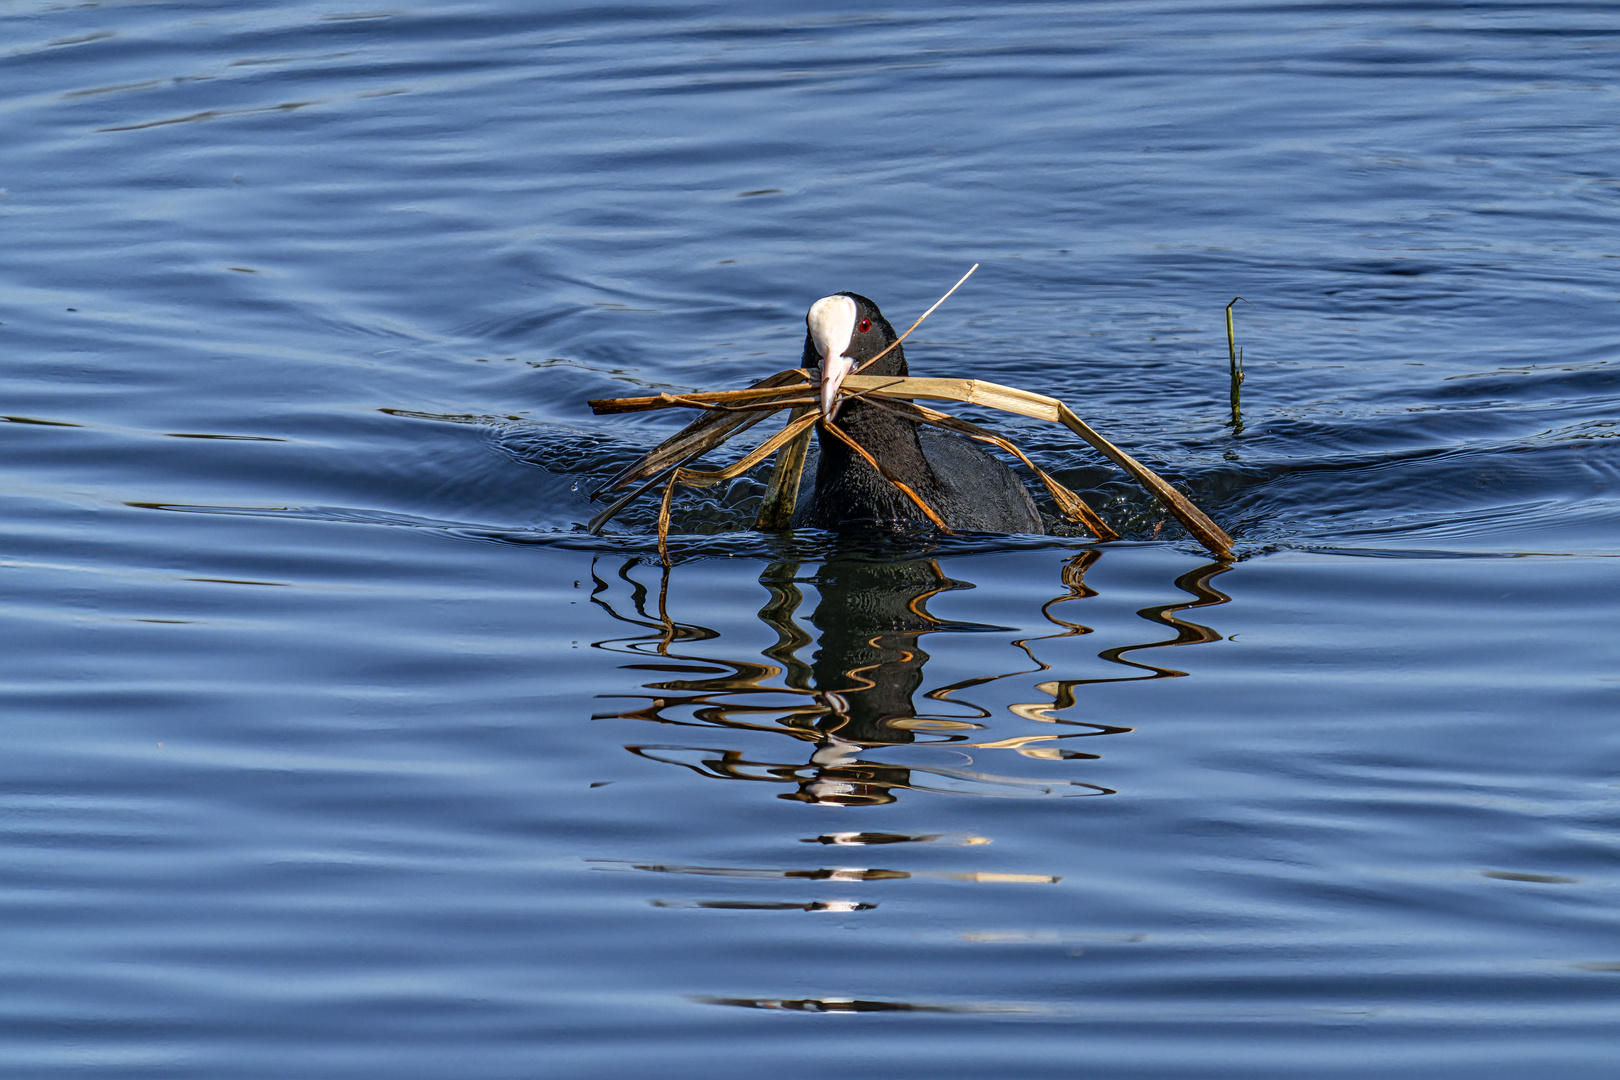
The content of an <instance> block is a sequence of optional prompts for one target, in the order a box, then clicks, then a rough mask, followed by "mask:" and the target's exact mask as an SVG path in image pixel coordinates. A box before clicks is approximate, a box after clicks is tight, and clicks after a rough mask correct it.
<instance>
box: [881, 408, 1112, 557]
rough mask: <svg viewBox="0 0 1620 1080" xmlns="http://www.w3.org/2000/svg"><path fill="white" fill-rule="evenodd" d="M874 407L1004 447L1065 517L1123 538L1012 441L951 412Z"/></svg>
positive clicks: (1104, 536)
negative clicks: (1040, 486)
mask: <svg viewBox="0 0 1620 1080" xmlns="http://www.w3.org/2000/svg"><path fill="white" fill-rule="evenodd" d="M872 404H874V405H876V406H877V407H878V408H880V409H887V410H889V411H891V412H895V413H899V414H900V415H902V416H905V417H906V418H907V419H911V420H916V421H918V422H920V423H925V424H931V425H933V426H935V427H941V428H945V429H946V430H947V431H955V432H958V433H960V434H962V435H966V436H967V437H968V438H970V439H977V440H979V441H980V442H986V443H989V444H991V445H992V446H998V447H1000V448H1001V449H1003V450H1005V451H1007V453H1009V454H1011V455H1013V456H1014V457H1016V458H1017V459H1018V460H1019V461H1022V462H1023V463H1024V464H1025V465H1027V466H1028V467H1029V469H1030V471H1031V472H1033V473H1034V474H1035V476H1036V478H1037V479H1039V480H1040V482H1041V485H1042V486H1043V487H1045V488H1046V492H1047V494H1048V495H1050V496H1052V501H1053V502H1054V503H1056V504H1057V508H1058V511H1059V512H1060V513H1061V514H1062V515H1063V516H1064V517H1066V518H1068V519H1069V520H1070V521H1071V522H1074V523H1075V524H1078V525H1084V526H1085V527H1086V528H1087V529H1088V530H1089V531H1090V532H1091V535H1093V536H1095V537H1096V538H1097V539H1098V540H1103V541H1107V540H1118V539H1119V533H1117V532H1115V531H1114V530H1113V529H1111V528H1109V527H1108V524H1107V523H1106V522H1104V521H1103V519H1102V518H1101V517H1099V516H1098V514H1097V512H1096V511H1095V510H1093V509H1092V508H1091V505H1090V504H1089V503H1087V502H1086V500H1084V499H1082V498H1081V497H1080V496H1078V495H1076V494H1075V493H1074V492H1072V491H1070V490H1069V489H1068V488H1067V487H1065V486H1063V484H1062V483H1060V482H1059V481H1058V480H1057V478H1056V477H1054V476H1052V475H1051V474H1049V473H1048V472H1047V471H1046V470H1045V469H1042V468H1041V467H1040V466H1039V465H1037V464H1035V463H1034V462H1033V461H1031V460H1029V455H1027V454H1025V453H1024V452H1023V451H1022V450H1020V449H1019V448H1018V446H1017V445H1016V444H1014V443H1013V441H1012V440H1011V439H1007V438H1003V437H1002V436H1000V435H997V434H996V433H995V432H993V431H986V430H985V429H984V428H982V427H980V426H979V425H977V424H972V423H969V422H968V421H966V420H963V419H961V418H960V417H956V416H952V415H951V414H950V413H942V412H939V411H937V410H935V409H930V408H927V407H925V406H922V405H916V404H913V403H911V402H902V401H873V402H872Z"/></svg>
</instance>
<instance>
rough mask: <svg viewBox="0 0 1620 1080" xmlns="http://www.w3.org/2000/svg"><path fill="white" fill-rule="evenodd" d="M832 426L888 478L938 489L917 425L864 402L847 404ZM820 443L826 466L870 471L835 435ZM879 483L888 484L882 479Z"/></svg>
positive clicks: (827, 435)
mask: <svg viewBox="0 0 1620 1080" xmlns="http://www.w3.org/2000/svg"><path fill="white" fill-rule="evenodd" d="M834 422H835V423H836V424H837V425H838V426H839V427H840V428H842V429H843V430H844V432H845V434H847V435H848V436H849V437H850V438H851V439H854V440H855V441H856V442H857V443H859V444H860V445H861V447H862V448H863V449H864V450H865V451H866V452H867V453H868V454H871V455H872V456H873V457H874V458H876V459H877V460H878V461H880V462H882V463H883V467H884V468H885V469H887V470H888V471H889V473H890V474H891V475H894V476H900V477H906V478H907V479H908V483H911V484H912V486H913V487H916V486H918V482H920V484H921V486H922V487H924V488H929V489H931V488H934V487H936V486H937V485H936V483H935V482H934V471H933V469H932V468H931V467H930V466H929V464H928V459H927V457H925V456H924V455H923V449H922V443H921V442H920V441H919V439H918V437H917V425H916V424H915V423H913V422H912V421H910V420H907V419H905V418H904V417H900V416H896V415H894V414H893V413H891V412H885V411H884V410H883V409H881V408H879V407H877V406H875V405H869V404H867V403H866V402H864V401H850V402H846V403H845V404H844V406H843V407H842V408H841V409H839V410H838V418H837V420H835V421H834ZM820 443H821V455H822V461H823V462H824V463H825V464H826V465H828V466H833V467H835V468H843V469H853V470H855V471H857V472H863V473H864V472H868V471H871V466H870V465H867V464H866V461H865V459H863V458H862V457H861V456H860V455H859V454H857V453H856V452H855V451H854V450H851V449H850V448H849V447H848V446H847V445H846V444H845V443H844V441H843V440H842V439H840V438H838V437H837V436H836V435H833V434H831V433H829V432H826V431H823V432H821V433H820ZM879 482H880V483H887V481H882V480H881V479H880V480H879Z"/></svg>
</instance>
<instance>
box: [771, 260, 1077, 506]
mask: <svg viewBox="0 0 1620 1080" xmlns="http://www.w3.org/2000/svg"><path fill="white" fill-rule="evenodd" d="M805 325H806V327H807V328H808V332H807V333H806V334H805V339H804V361H803V365H804V366H805V367H806V368H819V369H820V374H821V407H822V413H823V415H829V414H830V415H831V416H832V417H833V418H834V420H835V421H836V423H837V424H838V426H839V427H841V428H843V429H844V431H845V432H847V433H848V434H849V436H850V437H851V438H853V439H854V440H855V441H856V442H858V443H859V444H860V445H861V446H862V447H864V448H865V449H866V451H867V452H868V453H870V454H871V455H872V456H873V457H874V458H876V459H877V460H878V461H881V462H882V463H883V467H884V468H886V469H888V470H889V472H890V473H891V474H893V475H894V476H897V477H899V478H900V479H901V480H903V481H905V482H906V484H907V485H908V486H909V487H911V489H912V490H913V491H915V492H916V493H917V494H918V495H920V496H921V497H922V499H923V501H925V502H926V503H928V505H929V506H930V507H931V508H932V509H933V510H934V512H935V513H936V514H938V515H939V516H940V518H941V519H943V520H944V522H945V524H946V525H948V526H949V527H950V528H951V529H953V530H959V531H963V532H1005V533H1040V532H1045V531H1046V529H1045V527H1044V526H1043V525H1042V523H1041V515H1040V514H1039V512H1037V511H1036V509H1035V503H1034V501H1033V500H1032V499H1031V498H1030V497H1029V492H1028V490H1026V489H1025V487H1024V485H1023V484H1022V483H1021V482H1020V481H1019V479H1018V477H1017V476H1016V475H1014V473H1013V471H1012V470H1011V469H1009V468H1007V466H1005V465H1003V464H1002V463H1001V462H1000V461H997V460H996V459H995V458H993V457H991V456H990V455H989V454H988V453H987V452H986V451H984V450H982V449H980V447H979V444H978V443H976V442H974V441H972V440H971V439H966V438H963V437H962V436H960V435H953V434H951V433H949V432H943V431H939V430H938V429H934V428H925V427H922V426H921V425H919V424H917V423H915V422H913V421H911V420H908V419H906V418H905V417H902V416H896V415H895V414H894V413H892V412H889V411H886V410H884V409H883V408H881V407H879V406H877V405H873V404H870V403H868V402H865V401H860V400H855V401H849V400H845V401H842V402H839V401H837V393H838V387H839V385H840V384H841V383H842V382H843V380H844V377H845V376H846V375H849V374H850V373H851V372H853V371H854V370H855V369H856V368H859V367H860V366H861V365H862V364H864V363H865V362H866V361H868V360H870V359H871V358H872V357H874V356H876V355H877V354H878V353H880V352H882V351H883V350H884V349H885V348H887V347H888V346H889V345H890V344H891V343H893V342H894V340H895V338H897V337H898V336H899V335H897V334H896V333H895V332H894V327H893V326H891V325H889V320H887V319H885V318H884V317H883V313H882V312H881V311H879V310H878V306H877V305H876V304H874V303H872V301H870V300H868V299H867V298H866V297H864V296H861V295H859V294H857V293H852V292H844V293H838V294H836V295H834V296H825V297H822V298H821V299H820V300H817V301H816V302H815V303H814V304H811V305H810V312H809V314H808V315H806V316H805ZM861 374H863V375H906V374H909V372H908V371H907V369H906V357H905V353H904V351H903V348H902V347H901V346H896V347H895V348H894V349H893V350H891V351H890V352H889V353H888V355H886V356H884V357H883V359H881V360H879V361H878V362H877V363H876V364H873V365H872V366H871V367H869V368H866V369H865V370H864V371H862V372H861ZM817 436H818V440H819V442H820V447H821V453H820V459H819V460H818V462H817V463H816V482H815V488H814V490H813V491H811V492H810V493H809V495H808V496H807V497H805V498H801V499H800V501H799V506H798V508H797V509H796V510H795V512H794V515H793V525H794V527H796V528H797V527H806V528H820V529H842V528H846V527H857V526H878V527H883V528H902V529H911V528H921V529H927V528H931V527H932V526H931V525H930V523H929V521H928V519H927V518H926V517H925V516H924V515H923V513H922V511H921V510H919V509H917V507H916V505H915V504H914V503H913V502H912V501H911V500H910V499H908V498H907V497H906V496H905V495H904V494H903V493H902V492H900V491H899V490H898V489H897V488H896V487H895V486H894V485H893V484H891V483H889V481H887V480H885V479H884V478H883V476H882V474H880V473H879V472H877V470H875V469H873V468H872V466H870V465H868V464H867V463H866V460H865V459H864V458H862V457H860V456H859V455H858V454H856V453H855V452H854V451H853V450H851V449H850V448H849V447H848V446H846V445H845V444H844V442H843V441H842V440H840V439H839V438H838V437H837V436H835V435H833V434H831V433H830V432H828V431H826V430H824V429H823V428H822V427H821V426H820V425H818V426H817Z"/></svg>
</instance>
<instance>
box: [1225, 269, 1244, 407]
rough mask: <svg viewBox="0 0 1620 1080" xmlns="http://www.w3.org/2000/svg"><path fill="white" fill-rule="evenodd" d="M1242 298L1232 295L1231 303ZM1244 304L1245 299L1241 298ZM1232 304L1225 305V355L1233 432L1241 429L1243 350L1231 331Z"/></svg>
mask: <svg viewBox="0 0 1620 1080" xmlns="http://www.w3.org/2000/svg"><path fill="white" fill-rule="evenodd" d="M1239 300H1243V297H1241V296H1234V297H1233V298H1232V304H1236V303H1237V302H1238V301H1239ZM1243 302H1244V303H1245V304H1247V303H1248V301H1247V300H1243ZM1232 304H1227V305H1226V357H1227V361H1228V363H1230V364H1231V370H1232V427H1233V429H1234V434H1241V433H1242V431H1243V389H1242V387H1243V350H1242V349H1239V348H1238V347H1237V335H1236V334H1234V333H1233V332H1232Z"/></svg>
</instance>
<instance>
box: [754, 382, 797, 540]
mask: <svg viewBox="0 0 1620 1080" xmlns="http://www.w3.org/2000/svg"><path fill="white" fill-rule="evenodd" d="M807 414H810V406H807V405H801V406H799V407H798V408H796V409H794V410H793V411H792V412H791V413H790V414H789V415H788V426H789V427H791V426H792V425H793V423H794V422H795V421H797V420H800V419H802V418H803V417H804V416H806V415H807ZM809 449H810V428H809V427H808V426H807V427H806V428H805V429H804V431H803V432H801V433H800V434H799V436H798V437H797V438H795V439H794V440H793V441H792V442H790V443H789V444H788V445H786V446H784V447H783V448H782V452H781V453H780V454H778V455H777V457H776V468H774V469H772V470H771V480H770V486H769V487H767V488H766V489H765V501H764V502H763V503H761V504H760V507H759V516H758V517H757V518H755V519H754V528H756V529H759V530H761V531H769V532H776V531H779V530H781V529H786V528H789V527H790V526H791V525H792V524H793V511H794V510H795V509H796V508H797V507H798V504H799V484H800V482H801V480H802V479H803V477H804V458H805V454H806V453H807V452H808V451H809Z"/></svg>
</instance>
